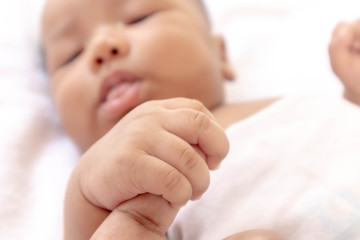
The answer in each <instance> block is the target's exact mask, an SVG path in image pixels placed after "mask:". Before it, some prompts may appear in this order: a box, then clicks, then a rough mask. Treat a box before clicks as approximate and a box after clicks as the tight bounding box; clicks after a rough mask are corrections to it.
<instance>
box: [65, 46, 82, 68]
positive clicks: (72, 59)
mask: <svg viewBox="0 0 360 240" xmlns="http://www.w3.org/2000/svg"><path fill="white" fill-rule="evenodd" d="M82 52H83V49H80V50H78V51H76V52H75V53H74V54H72V55H71V56H70V57H69V58H68V59H67V60H66V62H65V63H64V65H67V64H69V63H71V62H73V61H75V60H76V59H77V58H78V57H79V56H80V55H81V54H82Z"/></svg>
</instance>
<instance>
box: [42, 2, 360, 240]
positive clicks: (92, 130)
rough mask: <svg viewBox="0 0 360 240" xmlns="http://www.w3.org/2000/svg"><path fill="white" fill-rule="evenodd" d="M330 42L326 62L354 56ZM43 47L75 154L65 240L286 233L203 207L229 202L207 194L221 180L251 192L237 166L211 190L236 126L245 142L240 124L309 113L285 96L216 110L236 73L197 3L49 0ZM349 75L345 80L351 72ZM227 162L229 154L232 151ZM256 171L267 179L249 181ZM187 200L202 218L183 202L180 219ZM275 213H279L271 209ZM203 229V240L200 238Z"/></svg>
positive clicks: (275, 225) (255, 219)
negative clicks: (77, 157)
mask: <svg viewBox="0 0 360 240" xmlns="http://www.w3.org/2000/svg"><path fill="white" fill-rule="evenodd" d="M351 30H352V28H350V27H347V28H346V31H347V32H351ZM349 34H350V33H349ZM335 35H336V34H335ZM340 39H341V40H339V41H338V42H337V43H334V45H333V46H334V47H333V48H331V49H332V51H331V52H332V53H333V56H334V57H333V59H334V58H337V55H341V56H342V57H344V58H345V59H356V58H357V57H358V55H356V54H353V50H351V53H349V51H350V50H349V49H350V48H349V45H351V46H352V44H353V41H343V40H342V38H340ZM43 44H44V49H45V55H46V63H47V70H48V73H49V78H50V81H51V91H52V96H53V98H54V102H55V104H56V107H57V110H58V112H59V115H60V118H61V122H62V124H63V126H64V129H65V130H66V132H67V133H68V135H69V136H70V137H71V138H72V139H73V141H74V142H75V143H76V144H77V146H78V147H79V149H81V150H82V151H83V155H82V157H81V159H80V160H79V162H78V164H77V166H76V168H75V169H74V171H73V174H72V176H71V178H70V179H69V183H68V188H67V195H66V199H65V239H67V240H68V239H76V240H79V239H90V238H91V239H166V238H167V237H170V238H171V239H201V238H203V239H219V238H225V237H229V236H230V238H229V239H283V237H281V236H280V235H283V236H284V237H288V236H290V235H289V232H288V231H285V230H284V229H293V228H286V227H288V225H291V223H292V221H291V220H294V219H289V218H288V219H289V221H287V222H286V224H285V223H283V224H281V222H279V221H275V219H274V218H268V219H266V214H265V217H264V215H257V214H248V215H240V214H241V211H240V212H235V211H234V212H232V214H233V216H236V217H238V218H241V219H243V220H246V223H244V224H242V221H236V220H235V222H237V224H236V226H235V225H233V226H231V224H228V222H229V221H230V219H231V218H229V215H226V216H225V215H224V214H225V213H226V214H228V211H223V212H220V211H221V209H218V208H216V209H214V208H212V207H211V206H209V207H208V208H206V206H207V204H205V203H206V202H207V201H209V200H206V199H207V198H206V197H207V196H210V195H211V196H213V195H214V194H212V192H213V191H215V193H216V192H217V194H215V196H213V197H212V199H211V201H213V202H214V203H217V202H219V201H221V203H222V204H221V206H232V204H231V205H230V202H227V198H228V197H229V196H228V195H225V193H226V194H228V193H227V192H226V191H225V192H223V193H221V191H217V190H216V189H215V190H213V189H214V188H213V187H214V186H217V187H219V188H220V189H226V188H225V187H224V188H222V187H221V186H222V185H223V186H224V185H225V186H232V185H231V184H229V185H228V184H227V181H229V180H230V181H232V182H233V183H239V182H240V183H241V184H240V185H239V186H238V187H237V188H236V189H233V190H232V191H231V192H232V193H231V194H232V195H233V196H231V197H229V199H235V196H236V195H237V194H235V193H236V192H239V193H244V192H243V191H245V190H246V191H250V189H249V187H248V186H250V182H249V181H250V180H251V181H252V180H254V181H255V178H254V175H252V176H246V174H242V172H243V170H242V169H243V166H247V167H249V168H248V170H245V172H248V173H250V172H251V171H250V170H251V169H253V168H254V167H255V166H256V161H254V162H253V164H251V165H248V164H244V165H243V166H239V168H238V169H237V168H236V167H237V165H234V168H233V170H236V171H235V172H234V173H233V174H235V175H233V174H231V172H229V175H228V176H226V178H227V179H226V181H225V179H222V180H224V181H223V182H222V184H221V185H220V186H219V185H217V184H216V183H217V182H219V181H220V180H217V179H221V178H222V177H221V176H220V175H221V174H222V173H224V171H225V169H227V168H228V167H226V166H228V165H229V164H230V163H232V162H233V160H231V161H230V160H229V157H227V159H226V161H224V162H223V164H221V163H222V160H223V159H224V158H225V156H226V155H227V154H228V151H229V146H231V149H233V148H236V149H245V148H246V144H244V142H241V141H240V140H238V139H237V138H236V137H233V135H234V133H233V132H236V131H237V128H240V130H241V131H242V132H241V133H239V134H240V135H241V134H243V136H249V135H247V134H246V131H245V130H246V128H245V129H243V128H241V126H242V124H245V123H246V122H247V121H249V122H251V121H250V120H252V121H255V122H256V121H257V120H258V121H259V120H261V116H264V114H265V116H266V113H267V114H270V115H277V111H282V112H286V113H287V114H289V110H290V111H294V110H296V112H298V113H301V114H305V113H307V110H308V109H307V107H308V106H307V105H306V106H304V107H303V110H302V112H301V111H300V110H301V109H300V108H295V107H291V106H290V105H289V104H288V103H290V102H291V103H294V101H295V100H291V101H285V102H284V101H283V100H278V99H266V100H262V101H257V102H246V103H238V104H232V105H229V104H226V103H225V102H224V82H225V81H227V80H232V79H233V78H234V74H233V70H232V68H231V66H230V63H229V62H228V60H227V55H226V47H225V43H224V41H223V39H222V38H221V36H218V35H213V34H212V31H211V26H210V24H209V20H208V18H207V13H206V11H205V9H204V6H203V3H202V2H201V1H200V0H149V1H130V0H101V1H100V0H88V1H85V0H48V2H47V4H46V6H45V9H44V14H43ZM339 46H340V47H339ZM351 49H352V48H351ZM354 49H355V50H356V49H357V48H356V46H354ZM354 52H355V53H358V52H357V51H354ZM349 61H350V60H349ZM351 61H353V60H351ZM334 66H339V67H338V68H337V67H334V69H336V72H337V74H338V75H339V76H340V78H342V79H343V75H342V73H343V71H345V72H348V70H349V69H347V68H348V65H344V66H342V65H341V63H337V62H336V61H335V62H334ZM343 69H345V70H343ZM352 71H354V72H353V74H351V76H355V74H356V68H352ZM346 79H347V80H346V84H345V85H346V86H347V88H346V89H347V91H346V97H347V98H348V99H350V100H352V101H354V102H356V101H355V99H358V98H357V97H359V96H360V94H359V95H356V92H355V93H354V94H353V93H352V94H351V97H350V95H349V91H350V90H352V89H354V91H355V88H353V87H354V85H356V83H355V84H349V85H347V82H348V81H350V82H352V81H353V79H351V78H348V77H346ZM358 85H359V84H358ZM358 89H359V88H358ZM357 93H359V91H358V92H357ZM275 113H276V114H275ZM290 115H291V114H290ZM265 116H264V117H265ZM291 116H293V115H291ZM284 119H286V118H284ZM284 119H282V121H279V122H278V123H282V122H283V120H284ZM272 121H275V122H277V121H276V120H272ZM269 124H270V123H269ZM239 126H240V127H239ZM224 129H227V130H226V132H225V130H224ZM249 129H251V128H249ZM237 134H238V133H237ZM237 134H235V135H237ZM251 135H252V134H251ZM229 140H230V142H229ZM259 141H260V143H259V144H265V146H266V144H267V143H266V142H262V141H261V139H259ZM288 144H289V145H290V144H291V143H288ZM234 145H235V146H234ZM281 147H284V146H281ZM289 148H291V146H289ZM229 156H230V157H231V156H233V153H232V152H231V151H230V155H229ZM259 156H260V155H259ZM244 159H245V158H244ZM239 163H241V162H239ZM270 163H271V161H269V164H270ZM220 165H224V166H222V167H220ZM270 165H271V164H270ZM270 165H269V167H270ZM224 167H225V168H224ZM218 168H219V170H218V171H216V172H214V174H212V175H215V174H216V173H219V176H220V177H217V176H214V179H215V185H214V184H212V185H211V187H210V189H209V190H210V195H209V194H208V192H207V193H206V194H205V195H204V197H202V195H203V194H204V193H205V191H206V190H207V189H208V188H209V185H210V175H211V174H210V172H209V170H215V169H218ZM230 168H231V167H230ZM263 174H264V175H265V174H266V172H263V173H262V174H260V175H258V176H261V175H263ZM225 175H226V174H225ZM233 180H234V181H233ZM212 181H213V180H212ZM289 182H290V181H289ZM247 184H249V185H247ZM265 188H266V186H265ZM237 189H239V190H240V189H241V190H242V191H237ZM294 189H296V188H294ZM293 196H294V195H293V193H292V195H291V196H287V197H293ZM270 197H271V198H274V195H272V194H270V195H269V198H270ZM196 199H201V200H199V201H194V202H193V203H194V204H198V205H201V206H202V207H200V208H199V209H201V208H203V211H205V212H206V214H204V215H200V214H199V213H200V212H201V210H200V211H198V210H197V209H194V208H193V206H194V205H190V204H188V205H189V206H187V207H186V208H184V211H182V212H181V213H180V214H179V215H178V213H179V210H180V209H181V207H182V206H184V205H185V204H187V203H188V202H189V200H196ZM259 200H263V201H264V202H266V201H267V199H263V198H260V199H259ZM268 202H270V200H269V201H268ZM271 202H273V201H271ZM278 202H279V203H281V201H278ZM191 204H192V203H191ZM239 204H240V202H239ZM248 204H249V203H248ZM242 206H246V204H244V205H242ZM284 207H285V206H284ZM191 209H192V210H191ZM258 210H260V211H261V207H260V206H259V207H258ZM273 210H274V212H273V213H274V214H275V213H279V211H278V210H279V206H273ZM275 210H276V211H275ZM263 212H264V213H267V211H263ZM220 213H222V214H220ZM223 213H224V214H223ZM177 215H178V217H177ZM209 216H212V217H209ZM267 216H270V215H267ZM271 216H272V215H271ZM289 216H292V215H291V214H290V215H289ZM176 217H177V218H176ZM175 218H176V220H175V223H174V224H173V222H174V219H175ZM204 218H205V219H206V220H204ZM190 220H191V221H190ZM215 220H216V221H215ZM296 220H298V221H296V223H298V222H299V221H300V222H301V220H303V219H302V218H299V219H296ZM194 222H196V223H197V224H192V223H194ZM269 222H272V224H269ZM293 222H295V221H293ZM249 223H251V224H249ZM172 224H173V226H172V228H171V229H170V230H169V228H170V226H171V225H172ZM183 224H185V225H183ZM189 224H192V226H191V225H189ZM209 226H211V227H209ZM253 229H255V230H253ZM205 232H207V233H209V234H211V237H207V238H206V237H204V235H203V234H204V233H205ZM214 232H215V233H216V234H215V233H214ZM276 232H278V233H280V235H279V234H277V233H276ZM234 234H235V235H234Z"/></svg>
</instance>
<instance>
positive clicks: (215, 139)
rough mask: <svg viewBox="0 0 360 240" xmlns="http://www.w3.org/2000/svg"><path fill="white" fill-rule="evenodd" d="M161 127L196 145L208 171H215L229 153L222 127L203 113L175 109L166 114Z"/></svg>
mask: <svg viewBox="0 0 360 240" xmlns="http://www.w3.org/2000/svg"><path fill="white" fill-rule="evenodd" d="M164 117H165V118H168V119H171V121H166V120H164V121H161V124H162V127H163V128H164V129H165V130H167V131H168V132H171V133H173V134H175V135H177V136H179V137H180V138H182V139H184V140H185V141H187V142H188V143H189V144H191V145H198V147H199V148H200V150H201V151H202V152H203V153H204V154H205V156H206V162H207V165H208V167H209V169H211V170H213V169H216V168H217V167H218V166H219V165H220V162H221V161H222V160H223V159H224V158H225V156H226V155H227V153H228V151H229V141H228V138H227V136H226V134H225V132H224V130H223V129H222V127H221V126H220V125H219V124H218V123H217V122H215V121H214V120H212V119H211V118H209V117H208V116H207V115H206V114H205V113H203V112H199V111H196V110H192V109H176V110H172V111H170V112H168V113H167V116H164Z"/></svg>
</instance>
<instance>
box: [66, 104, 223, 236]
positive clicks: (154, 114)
mask: <svg viewBox="0 0 360 240" xmlns="http://www.w3.org/2000/svg"><path fill="white" fill-rule="evenodd" d="M228 148H229V143H228V140H227V138H226V135H225V133H224V131H223V130H222V128H221V127H220V126H219V125H218V124H217V123H216V122H215V120H214V119H213V117H212V115H211V113H210V112H209V111H208V110H207V109H206V108H205V107H204V106H203V105H202V104H200V103H199V102H197V101H194V100H189V99H170V100H162V101H152V102H148V103H145V104H143V105H141V106H139V107H138V108H136V109H134V110H133V111H132V112H131V113H129V114H128V115H127V116H126V117H125V118H123V119H122V120H121V121H120V122H119V123H118V124H117V125H116V126H115V127H114V128H113V129H112V130H111V131H109V133H108V134H106V135H105V136H104V137H103V138H102V139H100V140H99V141H98V142H97V143H96V144H94V146H92V147H91V148H90V149H89V150H88V151H87V152H86V153H85V154H84V155H83V157H82V158H81V160H80V161H79V164H78V166H77V167H76V169H75V170H74V172H73V174H72V177H71V179H70V181H69V184H68V190H67V196H66V204H65V239H67V240H70V239H76V240H81V239H89V238H90V237H91V236H92V234H93V233H94V231H95V230H96V229H97V228H98V227H99V226H100V224H101V223H102V222H103V220H104V219H105V218H107V217H108V215H109V214H110V213H111V212H112V211H113V210H115V209H118V208H119V207H120V209H121V208H122V204H125V205H124V206H126V203H125V202H126V201H127V200H129V199H133V198H135V197H136V196H138V195H140V194H144V193H151V194H153V195H158V196H161V197H162V198H163V199H165V200H166V202H168V204H169V206H170V210H171V211H170V213H175V215H176V213H177V210H178V209H179V207H180V206H182V205H184V204H186V202H187V201H188V200H189V199H196V198H199V197H200V196H201V194H202V193H203V192H204V191H205V190H206V189H207V187H208V185H209V169H214V168H216V167H217V166H218V165H219V163H220V161H221V160H222V159H223V158H224V157H225V155H226V153H227V151H228ZM129 204H130V201H129ZM116 212H117V211H116ZM120 212H121V211H120ZM121 213H122V212H121ZM170 215H171V216H173V217H174V216H175V215H174V214H170ZM111 216H114V214H111V215H110V217H111ZM120 216H121V215H120ZM127 216H129V215H127ZM130 216H131V215H130ZM132 216H134V215H132ZM117 217H118V216H117ZM169 219H171V218H169ZM109 221H110V220H109ZM171 221H172V220H171ZM105 223H106V222H105ZM105 223H104V224H105ZM124 223H125V222H124ZM121 224H122V223H119V226H122V227H124V226H125V225H121ZM165 225H166V224H165ZM165 228H167V227H165Z"/></svg>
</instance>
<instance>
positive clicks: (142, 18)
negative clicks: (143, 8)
mask: <svg viewBox="0 0 360 240" xmlns="http://www.w3.org/2000/svg"><path fill="white" fill-rule="evenodd" d="M153 14H154V13H150V14H146V15H143V16H140V17H138V18H135V19H134V20H132V21H130V24H131V25H135V24H139V23H141V22H143V21H145V20H147V19H148V18H149V17H151V16H152V15H153Z"/></svg>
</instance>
